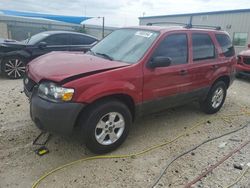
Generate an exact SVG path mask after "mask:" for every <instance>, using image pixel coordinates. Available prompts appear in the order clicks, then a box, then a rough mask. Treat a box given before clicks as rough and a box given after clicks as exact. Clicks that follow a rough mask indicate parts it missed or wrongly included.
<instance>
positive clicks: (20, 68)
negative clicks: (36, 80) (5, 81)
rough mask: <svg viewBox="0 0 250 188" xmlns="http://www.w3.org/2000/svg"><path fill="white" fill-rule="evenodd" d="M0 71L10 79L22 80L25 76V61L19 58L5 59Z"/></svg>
mask: <svg viewBox="0 0 250 188" xmlns="http://www.w3.org/2000/svg"><path fill="white" fill-rule="evenodd" d="M2 64H3V67H2V71H3V73H4V75H5V76H6V77H8V78H10V79H19V78H22V77H23V76H24V74H25V66H26V60H25V59H24V58H21V57H17V56H13V57H6V58H4V59H3V61H2Z"/></svg>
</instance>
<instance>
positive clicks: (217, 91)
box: [200, 81, 227, 114]
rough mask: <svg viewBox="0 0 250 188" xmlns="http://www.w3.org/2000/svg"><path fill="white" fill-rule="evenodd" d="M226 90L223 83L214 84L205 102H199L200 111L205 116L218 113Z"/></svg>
mask: <svg viewBox="0 0 250 188" xmlns="http://www.w3.org/2000/svg"><path fill="white" fill-rule="evenodd" d="M226 94H227V88H226V85H225V83H224V82H223V81H219V82H217V83H215V84H214V85H213V86H212V88H211V89H210V91H209V93H208V96H207V98H206V100H204V101H202V102H200V106H201V109H202V110H203V111H204V112H205V113H207V114H214V113H216V112H218V111H219V110H220V109H221V107H222V105H223V104H224V101H225V98H226Z"/></svg>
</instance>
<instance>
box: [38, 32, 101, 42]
mask: <svg viewBox="0 0 250 188" xmlns="http://www.w3.org/2000/svg"><path fill="white" fill-rule="evenodd" d="M41 33H44V34H48V35H54V34H74V35H84V36H88V37H91V38H93V39H96V40H98V39H97V38H96V37H94V36H91V35H88V34H85V33H79V32H74V31H59V30H58V31H43V32H41Z"/></svg>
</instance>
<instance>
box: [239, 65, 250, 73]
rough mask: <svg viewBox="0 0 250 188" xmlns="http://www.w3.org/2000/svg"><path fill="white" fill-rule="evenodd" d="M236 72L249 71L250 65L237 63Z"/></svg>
mask: <svg viewBox="0 0 250 188" xmlns="http://www.w3.org/2000/svg"><path fill="white" fill-rule="evenodd" d="M235 68H236V71H237V72H245V71H246V72H250V66H247V65H241V64H237V65H235Z"/></svg>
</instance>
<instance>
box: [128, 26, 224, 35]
mask: <svg viewBox="0 0 250 188" xmlns="http://www.w3.org/2000/svg"><path fill="white" fill-rule="evenodd" d="M126 28H127V29H143V30H150V31H156V32H161V33H165V32H169V31H203V32H214V33H221V34H227V35H228V33H227V32H225V31H223V30H216V29H202V28H195V27H193V28H185V27H183V26H134V27H126Z"/></svg>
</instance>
